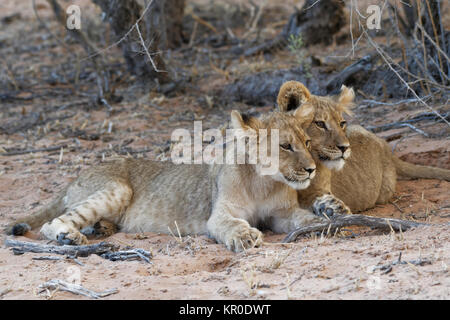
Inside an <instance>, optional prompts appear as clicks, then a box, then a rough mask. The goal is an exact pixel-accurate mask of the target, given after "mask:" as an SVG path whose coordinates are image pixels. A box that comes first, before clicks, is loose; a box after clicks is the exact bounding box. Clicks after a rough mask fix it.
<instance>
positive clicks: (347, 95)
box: [337, 85, 355, 115]
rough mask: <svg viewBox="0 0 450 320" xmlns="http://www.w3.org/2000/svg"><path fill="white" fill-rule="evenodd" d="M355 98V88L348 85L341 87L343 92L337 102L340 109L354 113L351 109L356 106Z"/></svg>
mask: <svg viewBox="0 0 450 320" xmlns="http://www.w3.org/2000/svg"><path fill="white" fill-rule="evenodd" d="M354 100H355V91H353V88H347V87H346V86H344V85H342V87H341V93H340V94H339V96H338V97H337V102H338V104H339V108H340V109H341V110H340V111H342V112H345V113H347V114H349V115H351V114H352V112H351V111H350V109H351V108H352V107H353V106H354V102H353V101H354Z"/></svg>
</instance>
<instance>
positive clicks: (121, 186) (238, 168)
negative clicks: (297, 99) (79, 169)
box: [9, 108, 320, 251]
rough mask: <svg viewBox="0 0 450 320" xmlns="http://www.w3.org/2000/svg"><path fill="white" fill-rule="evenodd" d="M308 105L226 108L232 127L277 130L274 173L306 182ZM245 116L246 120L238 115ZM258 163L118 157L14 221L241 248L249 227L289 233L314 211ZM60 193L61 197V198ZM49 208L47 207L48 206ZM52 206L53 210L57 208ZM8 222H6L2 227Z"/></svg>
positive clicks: (55, 229)
mask: <svg viewBox="0 0 450 320" xmlns="http://www.w3.org/2000/svg"><path fill="white" fill-rule="evenodd" d="M312 117H313V110H312V108H304V109H303V110H297V111H296V112H293V113H291V114H285V113H279V112H274V113H271V114H268V115H264V116H263V117H262V118H260V119H256V118H248V117H242V116H241V115H240V114H239V113H238V112H233V113H232V123H233V124H234V126H235V128H241V129H244V130H250V129H260V128H261V129H267V131H268V132H269V135H270V132H271V129H279V133H280V144H286V143H289V144H291V145H292V148H293V151H292V152H291V151H286V150H284V149H282V148H281V147H280V150H279V152H280V169H279V174H280V175H283V176H288V177H289V178H290V179H294V180H296V181H297V182H298V183H303V185H304V186H305V187H306V186H307V185H308V184H309V181H310V179H312V177H313V176H314V172H307V170H306V169H309V170H310V171H311V169H314V168H315V164H314V161H313V159H312V157H311V155H310V153H309V151H308V150H307V147H306V141H307V140H308V139H309V138H308V136H307V135H306V134H305V133H304V132H303V130H302V127H307V126H309V123H310V122H311V121H312ZM244 119H246V120H244ZM277 147H278V146H277ZM258 166H259V164H256V165H250V164H244V165H175V164H173V163H171V162H156V161H147V160H142V159H140V160H134V159H123V160H119V161H115V162H111V163H106V164H102V165H99V166H96V167H92V168H90V169H88V170H86V171H84V172H83V173H82V174H81V175H80V176H79V177H78V179H76V180H75V181H74V182H73V183H71V184H70V185H69V187H68V188H67V189H66V190H65V191H64V192H63V193H62V194H61V196H60V198H59V199H60V200H58V201H59V202H58V203H61V201H63V208H62V207H61V206H60V207H59V210H54V209H52V208H53V207H54V205H50V206H49V207H47V208H45V209H43V210H41V212H40V213H39V215H38V216H30V217H29V218H26V219H23V220H21V222H25V223H27V222H30V221H32V226H33V227H36V226H38V225H40V224H43V223H45V224H44V225H43V226H42V228H41V232H42V234H43V235H44V236H45V237H46V238H48V239H51V240H58V241H59V242H60V243H67V244H83V243H86V242H87V239H86V237H85V236H84V235H83V234H81V233H80V230H82V229H83V228H85V227H87V226H91V225H94V224H96V223H97V222H98V221H109V222H111V223H113V224H115V225H118V227H119V228H120V230H122V231H124V232H161V233H169V228H170V230H172V232H174V233H177V232H178V230H179V232H180V233H181V235H187V234H209V235H210V236H212V237H213V238H215V239H216V240H217V241H218V242H220V243H223V244H225V245H226V246H227V248H229V249H231V250H234V251H240V250H243V249H244V248H249V247H251V246H257V245H260V244H261V243H262V234H261V232H260V231H259V230H258V229H256V228H255V226H256V225H257V224H258V223H260V222H262V221H264V222H265V223H267V224H268V225H269V227H270V228H271V229H272V230H273V231H275V232H288V231H291V230H293V229H294V228H297V227H299V226H301V225H304V224H306V223H310V222H312V221H317V220H318V219H320V218H318V217H317V216H315V215H313V214H312V213H311V212H309V211H306V210H303V209H301V208H300V207H299V204H298V200H297V190H294V189H292V188H291V187H289V186H288V185H287V184H286V183H283V182H280V181H277V180H276V179H275V178H274V177H273V176H262V175H260V174H258V172H259V171H258ZM61 199H62V200H61ZM50 209H51V210H50ZM57 211H58V212H57ZM12 229H13V226H10V227H9V231H10V232H12V231H11V230H12Z"/></svg>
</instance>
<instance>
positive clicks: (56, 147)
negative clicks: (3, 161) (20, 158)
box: [0, 144, 67, 156]
mask: <svg viewBox="0 0 450 320" xmlns="http://www.w3.org/2000/svg"><path fill="white" fill-rule="evenodd" d="M61 148H67V144H63V145H61V146H53V147H47V148H39V149H26V150H17V151H9V152H3V153H0V155H1V156H17V155H20V154H27V153H36V152H48V151H56V150H61Z"/></svg>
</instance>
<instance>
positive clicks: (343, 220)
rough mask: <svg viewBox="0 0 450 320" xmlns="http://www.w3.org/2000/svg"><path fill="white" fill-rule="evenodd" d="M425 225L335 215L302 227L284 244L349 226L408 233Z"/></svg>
mask: <svg viewBox="0 0 450 320" xmlns="http://www.w3.org/2000/svg"><path fill="white" fill-rule="evenodd" d="M426 225H427V224H425V223H420V222H414V221H407V220H399V219H388V218H376V217H370V216H365V215H361V214H351V215H335V216H333V217H332V218H331V219H330V221H327V222H323V223H316V224H312V225H309V226H305V227H300V228H298V229H296V230H294V231H292V232H291V233H289V234H288V235H287V236H286V238H284V240H283V242H284V243H289V242H293V241H295V239H297V237H298V236H300V235H303V234H308V233H311V232H316V231H319V232H321V231H324V230H330V232H334V231H335V230H336V229H339V228H343V227H349V226H363V227H371V228H378V229H388V230H389V229H393V230H395V231H400V230H401V231H406V230H408V229H411V228H416V227H420V226H426Z"/></svg>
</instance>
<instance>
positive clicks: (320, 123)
mask: <svg viewBox="0 0 450 320" xmlns="http://www.w3.org/2000/svg"><path fill="white" fill-rule="evenodd" d="M315 124H316V126H318V127H319V128H321V129H326V128H327V127H326V126H325V122H323V121H316V122H315Z"/></svg>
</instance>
